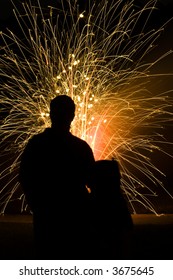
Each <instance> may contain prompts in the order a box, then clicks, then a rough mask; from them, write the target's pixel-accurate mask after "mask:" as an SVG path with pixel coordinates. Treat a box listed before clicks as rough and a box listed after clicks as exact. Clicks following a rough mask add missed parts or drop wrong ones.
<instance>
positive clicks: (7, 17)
mask: <svg viewBox="0 0 173 280" xmlns="http://www.w3.org/2000/svg"><path fill="white" fill-rule="evenodd" d="M14 2H15V4H16V5H17V7H18V8H19V9H20V7H21V3H22V2H23V0H14ZM34 2H35V3H36V2H37V1H36V0H32V3H34ZM40 2H41V5H42V7H43V8H45V7H46V6H47V4H49V5H50V6H51V5H52V6H57V4H58V3H59V2H60V0H49V1H48V0H40ZM64 2H65V1H64ZM78 2H79V4H80V6H81V10H82V9H83V8H86V5H85V4H84V3H87V2H88V1H82V0H79V1H78ZM146 2H147V1H144V0H135V3H136V5H139V6H141V5H143V3H146ZM157 7H158V10H157V12H155V14H154V15H153V16H152V17H151V20H150V24H151V25H152V26H153V28H159V27H160V26H161V25H162V24H163V23H164V22H166V21H168V20H170V19H171V17H173V1H172V0H160V1H158V5H157ZM13 20H14V18H13V11H12V4H11V3H10V0H0V30H3V31H5V29H6V28H7V27H8V28H14V21H13ZM157 45H158V46H157V48H156V49H155V51H154V53H152V54H150V56H153V55H156V56H159V55H162V54H163V53H164V52H167V51H169V50H170V49H173V20H170V22H169V23H168V24H167V25H166V27H165V30H164V31H163V33H162V35H161V37H160V38H159V40H158V42H157ZM150 58H151V57H149V58H148V59H149V60H150ZM154 71H156V72H159V71H161V72H162V73H173V55H170V56H169V57H167V58H166V59H164V61H161V62H160V63H159V64H158V65H157V66H156V67H155V68H154ZM157 83H158V84H157V85H156V86H157V88H158V89H159V86H160V87H161V88H160V90H161V91H163V90H165V91H166V90H171V89H173V77H165V78H164V81H163V78H162V81H158V82H157ZM154 86H155V85H154ZM172 95H173V92H172ZM165 135H166V136H167V137H168V140H169V141H170V142H172V141H173V133H172V126H169V127H168V129H166V130H165ZM170 153H171V154H172V155H173V147H172V148H170ZM155 160H156V161H158V162H159V165H161V166H162V167H163V171H164V172H165V173H166V175H167V176H166V177H165V179H164V185H165V186H166V188H168V189H169V190H170V191H171V192H172V195H173V183H172V182H173V172H172V171H173V170H172V169H173V159H171V158H169V157H167V156H163V157H162V158H159V156H158V158H157V157H156V159H155ZM163 163H164V164H163ZM161 195H163V194H161ZM163 203H165V201H164V202H163ZM166 203H167V202H166ZM171 203H172V201H171V200H170V202H168V204H170V205H171ZM172 204H173V203H172ZM171 207H172V208H171ZM168 208H169V209H172V210H173V206H169V207H168Z"/></svg>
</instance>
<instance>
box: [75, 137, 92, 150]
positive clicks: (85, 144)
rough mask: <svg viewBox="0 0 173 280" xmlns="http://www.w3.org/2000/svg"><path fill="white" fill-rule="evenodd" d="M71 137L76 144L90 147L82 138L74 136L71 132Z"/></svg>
mask: <svg viewBox="0 0 173 280" xmlns="http://www.w3.org/2000/svg"><path fill="white" fill-rule="evenodd" d="M71 137H72V139H73V141H74V142H75V143H76V144H79V145H82V146H85V147H89V148H90V146H89V144H88V143H87V142H86V141H85V140H83V139H81V138H79V137H77V136H75V135H72V134H71Z"/></svg>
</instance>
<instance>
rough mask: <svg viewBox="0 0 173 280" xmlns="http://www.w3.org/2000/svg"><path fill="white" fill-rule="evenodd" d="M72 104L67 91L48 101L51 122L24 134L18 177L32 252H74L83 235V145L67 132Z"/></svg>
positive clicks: (86, 150) (89, 156) (87, 151)
mask: <svg viewBox="0 0 173 280" xmlns="http://www.w3.org/2000/svg"><path fill="white" fill-rule="evenodd" d="M74 116H75V104H74V102H73V100H72V99H71V98H70V97H69V96H67V95H60V96H57V97H55V98H54V99H53V100H52V101H51V103H50V119H51V127H50V128H46V129H45V131H44V132H43V133H40V134H38V135H35V136H33V138H32V139H31V140H29V142H28V144H27V146H26V148H25V150H24V152H23V155H22V158H21V167H20V182H21V185H22V187H23V190H24V193H25V195H26V200H27V202H28V205H29V206H30V208H31V211H32V213H33V224H34V235H35V242H36V246H37V253H38V258H46V259H50V258H55V259H58V258H60V259H62V258H65V259H69V258H76V257H77V258H80V257H83V256H82V255H80V253H82V251H84V248H83V245H84V244H85V239H86V237H87V233H86V231H85V230H86V228H87V195H88V193H87V189H86V176H87V172H88V168H89V167H90V165H91V164H92V163H93V162H94V156H93V152H92V150H91V148H90V147H89V145H88V144H87V143H86V142H85V141H83V140H81V139H80V138H78V137H75V136H74V135H72V134H71V133H70V125H71V122H72V120H73V118H74Z"/></svg>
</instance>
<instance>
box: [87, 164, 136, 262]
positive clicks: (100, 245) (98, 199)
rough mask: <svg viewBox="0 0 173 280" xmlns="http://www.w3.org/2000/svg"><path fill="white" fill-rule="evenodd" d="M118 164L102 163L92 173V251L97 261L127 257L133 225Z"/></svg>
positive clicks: (89, 183)
mask: <svg viewBox="0 0 173 280" xmlns="http://www.w3.org/2000/svg"><path fill="white" fill-rule="evenodd" d="M120 185H121V184H120V171H119V166H118V163H117V161H115V160H112V161H111V160H99V161H96V162H95V163H94V165H93V166H92V168H91V170H90V174H89V179H88V186H89V188H90V189H91V194H90V198H91V200H90V225H91V228H90V231H91V250H92V251H93V253H91V254H93V256H94V258H96V259H122V258H123V259H126V258H128V248H127V247H128V243H129V241H130V240H129V238H130V234H131V231H132V229H133V222H132V218H131V214H130V212H129V210H128V207H127V204H126V200H125V198H124V196H123V194H122V192H121V187H120Z"/></svg>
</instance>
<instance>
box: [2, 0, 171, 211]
mask: <svg viewBox="0 0 173 280" xmlns="http://www.w3.org/2000/svg"><path fill="white" fill-rule="evenodd" d="M91 2H92V1H91ZM108 2H110V3H108ZM67 3H68V5H67V7H64V6H63V1H62V3H61V5H60V4H59V6H58V7H48V8H47V9H46V10H44V9H42V8H41V1H39V0H37V5H36V6H34V5H32V4H31V3H30V2H29V3H28V2H26V3H25V4H23V6H22V9H21V10H19V9H18V8H17V7H16V6H15V5H14V14H15V18H16V22H17V24H18V30H20V32H19V33H20V34H17V32H16V33H15V32H13V31H11V30H7V31H6V32H5V33H3V32H2V33H1V35H0V36H1V41H2V44H1V45H2V47H1V50H0V79H1V84H0V92H1V96H0V102H1V104H2V108H1V114H2V118H1V121H0V133H1V139H0V140H1V142H0V145H1V151H3V152H1V153H2V154H1V158H2V164H1V170H2V171H1V177H0V184H1V189H0V206H1V213H4V211H5V210H6V208H7V206H8V203H9V202H10V201H11V200H13V199H16V198H17V199H20V200H21V210H22V211H23V210H25V207H26V205H25V198H24V195H23V194H22V193H21V191H20V186H19V183H18V180H17V174H18V169H19V164H20V156H21V153H22V152H23V149H24V148H25V146H26V144H27V142H28V140H29V139H30V138H31V137H32V136H33V135H34V134H36V133H39V132H41V131H43V130H44V129H45V128H46V127H48V126H50V120H49V103H50V100H51V99H52V98H54V97H55V96H56V95H59V94H64V93H65V94H67V95H69V96H71V97H72V98H73V99H74V101H75V103H76V105H77V109H76V117H75V119H74V121H73V125H72V128H71V130H72V132H73V133H74V134H75V135H77V136H79V137H81V138H82V139H85V140H86V141H87V142H88V143H89V144H90V145H91V147H92V149H93V151H94V154H95V158H96V159H112V158H116V159H117V160H118V161H119V163H120V168H121V174H122V189H123V191H124V193H125V195H126V197H127V198H128V201H129V205H130V206H131V208H132V210H133V212H134V213H135V211H136V210H135V207H134V203H135V202H139V203H140V204H141V205H143V206H144V207H145V208H146V209H148V210H149V211H151V212H154V213H156V209H155V208H154V206H153V205H152V201H151V199H150V198H152V196H156V195H157V192H156V189H155V186H157V185H159V186H160V187H162V188H164V186H163V184H162V181H161V180H160V179H158V178H160V175H161V176H162V175H164V174H163V173H162V171H161V170H159V168H158V167H157V166H155V165H154V164H153V163H152V161H151V159H150V154H151V153H152V152H155V151H156V152H157V151H159V152H163V153H165V154H166V153H167V152H166V150H164V149H163V148H162V146H163V144H165V143H167V142H166V140H165V139H164V136H162V132H161V131H162V127H163V126H165V124H166V123H167V122H170V121H172V120H173V114H172V112H171V108H172V100H171V98H170V96H169V95H170V94H169V93H162V94H156V93H155V92H150V91H149V89H148V84H149V83H150V80H151V78H152V77H157V74H156V75H154V74H151V69H152V67H153V66H154V65H155V64H156V63H158V62H159V61H160V60H161V59H164V58H165V57H166V56H168V55H169V54H170V53H171V52H168V53H166V54H163V55H162V56H161V57H159V58H156V60H153V61H152V62H147V59H146V57H147V55H148V54H149V53H150V52H151V51H152V50H153V48H154V44H155V42H156V40H157V39H158V38H159V36H160V34H161V32H162V30H163V27H161V28H159V29H158V30H154V29H151V30H147V28H146V26H147V20H148V19H149V18H150V16H151V14H152V13H153V11H154V10H155V4H156V1H148V3H147V4H146V5H145V6H144V7H143V8H138V7H136V6H135V5H134V1H129V2H128V3H126V4H123V1H122V0H119V1H115V3H114V1H101V2H100V3H98V4H96V3H94V2H92V3H93V4H90V8H89V11H86V10H83V11H82V12H81V11H80V9H79V8H80V5H79V4H78V2H77V1H70V0H69V1H67ZM144 15H145V16H146V21H145V24H144V25H143V26H141V28H140V31H139V30H138V28H139V27H138V25H139V22H140V20H141V18H142V17H143V16H144ZM137 27H138V28H137ZM136 30H138V32H137V31H136ZM159 75H162V74H159ZM167 144H170V143H167ZM170 156H171V155H170ZM76 172H77V170H76ZM158 174H159V176H158ZM141 190H142V191H141ZM165 191H167V190H166V189H165ZM168 195H169V196H171V194H170V193H168Z"/></svg>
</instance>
